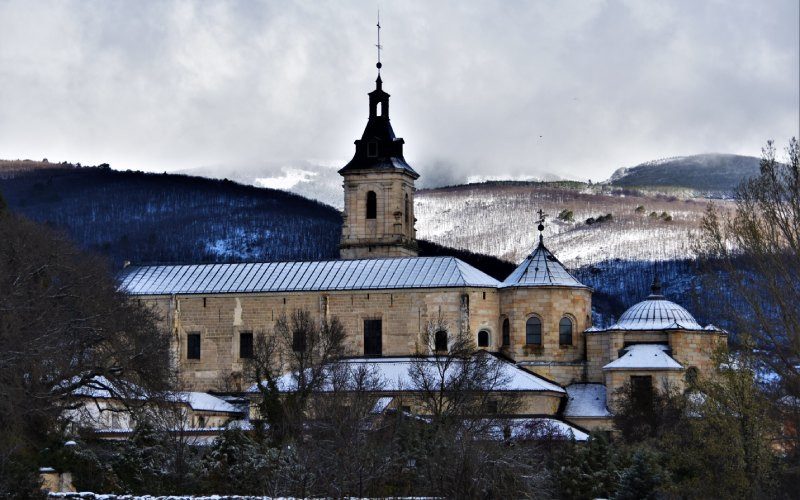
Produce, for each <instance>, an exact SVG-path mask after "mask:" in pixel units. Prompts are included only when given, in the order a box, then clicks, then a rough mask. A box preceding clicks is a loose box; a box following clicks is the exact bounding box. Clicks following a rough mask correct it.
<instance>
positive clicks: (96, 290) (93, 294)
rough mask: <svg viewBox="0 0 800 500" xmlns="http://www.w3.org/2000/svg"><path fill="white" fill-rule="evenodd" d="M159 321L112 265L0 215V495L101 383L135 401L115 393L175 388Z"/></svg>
mask: <svg viewBox="0 0 800 500" xmlns="http://www.w3.org/2000/svg"><path fill="white" fill-rule="evenodd" d="M156 320H157V317H156V315H155V313H154V312H153V311H152V310H151V309H149V308H148V307H147V306H145V305H143V304H141V303H140V302H139V301H137V300H135V299H133V298H131V297H128V296H126V295H125V294H123V293H121V292H120V291H119V290H118V289H117V284H116V282H115V280H114V277H113V275H112V273H111V272H110V269H109V267H108V264H107V263H106V262H105V261H103V260H101V259H99V258H97V257H95V256H92V255H88V254H86V253H84V252H83V251H81V250H79V249H78V248H77V247H76V246H75V245H73V244H72V243H71V242H69V241H67V240H66V239H65V238H64V237H62V236H60V235H59V234H57V233H55V232H54V231H52V230H50V229H48V228H46V227H43V226H40V225H37V224H34V223H32V222H30V221H28V220H26V219H24V218H21V217H18V216H16V215H14V214H12V213H7V212H4V213H2V214H0V437H2V439H1V442H2V444H1V445H0V450H1V451H0V478H3V479H0V490H2V489H3V488H8V487H9V486H8V483H7V482H6V481H5V480H7V479H8V478H11V477H16V475H15V473H14V472H13V471H12V469H14V467H16V466H17V465H19V464H22V463H25V464H26V466H30V465H31V464H30V463H27V462H26V461H25V460H24V457H33V456H36V454H37V452H38V450H37V447H39V446H41V443H42V442H43V440H44V439H45V438H46V436H48V435H50V434H51V433H53V432H56V431H58V422H59V417H60V416H61V415H62V413H63V411H64V410H65V409H66V408H70V407H71V406H72V405H74V404H75V400H74V398H73V397H72V395H73V393H74V391H76V390H79V389H81V388H83V387H86V386H90V385H96V384H98V383H101V384H104V385H107V387H106V389H108V390H109V391H111V392H112V394H116V395H118V396H120V398H121V399H123V400H125V401H131V402H134V401H140V400H141V398H137V397H135V395H134V394H117V393H116V392H115V391H118V392H131V391H133V392H136V391H139V390H140V389H141V390H142V391H146V392H147V394H149V395H150V396H151V397H156V396H157V395H158V394H160V393H163V392H164V391H165V390H166V389H167V388H168V385H169V382H170V380H171V375H172V373H171V371H170V365H169V339H168V336H167V334H166V332H164V331H162V330H161V329H159V327H158V323H157V321H156ZM102 381H107V382H102ZM31 470H35V469H34V468H31Z"/></svg>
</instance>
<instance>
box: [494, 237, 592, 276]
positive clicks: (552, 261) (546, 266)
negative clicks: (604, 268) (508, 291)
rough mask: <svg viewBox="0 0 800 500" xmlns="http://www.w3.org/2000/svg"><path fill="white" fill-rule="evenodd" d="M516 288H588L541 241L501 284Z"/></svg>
mask: <svg viewBox="0 0 800 500" xmlns="http://www.w3.org/2000/svg"><path fill="white" fill-rule="evenodd" d="M514 286H523V287H525V286H566V287H577V288H588V287H587V286H586V285H584V284H583V283H581V282H580V281H578V280H577V279H576V278H575V277H574V276H573V275H571V274H570V273H569V271H567V269H566V268H565V267H564V265H563V264H561V262H559V261H558V259H556V257H555V255H553V254H552V253H550V250H548V249H547V248H546V247H545V246H544V242H543V241H542V240H541V239H540V240H539V245H538V246H537V247H536V249H535V250H534V251H533V252H532V253H531V254H530V255H528V257H526V258H525V260H523V261H522V263H521V264H520V265H519V266H517V268H516V269H514V272H512V273H511V274H510V275H509V276H508V278H506V279H505V281H503V283H501V284H500V287H501V288H506V287H514Z"/></svg>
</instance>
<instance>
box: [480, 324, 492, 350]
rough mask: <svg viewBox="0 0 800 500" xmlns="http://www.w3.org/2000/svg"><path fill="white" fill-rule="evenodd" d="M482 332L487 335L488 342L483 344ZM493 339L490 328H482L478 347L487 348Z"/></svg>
mask: <svg viewBox="0 0 800 500" xmlns="http://www.w3.org/2000/svg"><path fill="white" fill-rule="evenodd" d="M482 333H483V334H485V335H486V342H485V343H483V344H481V334H482ZM491 340H492V335H491V333H490V332H489V330H488V329H487V328H481V329H480V330H478V347H486V348H488V347H489V344H490V343H491Z"/></svg>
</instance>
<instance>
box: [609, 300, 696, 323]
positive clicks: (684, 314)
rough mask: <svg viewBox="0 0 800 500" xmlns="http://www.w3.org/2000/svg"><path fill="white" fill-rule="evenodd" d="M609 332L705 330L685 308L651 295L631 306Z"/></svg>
mask: <svg viewBox="0 0 800 500" xmlns="http://www.w3.org/2000/svg"><path fill="white" fill-rule="evenodd" d="M608 330H703V327H702V326H700V324H699V323H698V322H697V321H696V320H695V319H694V317H693V316H692V315H691V314H689V311H687V310H686V309H684V308H683V307H681V306H679V305H678V304H676V303H674V302H671V301H669V300H667V299H665V298H664V297H663V296H662V295H650V296H649V297H647V299H645V300H643V301H641V302H639V303H638V304H635V305H633V306H631V307H630V308H629V309H628V310H627V311H625V312H624V313H623V314H622V316H620V318H619V321H617V323H616V324H614V325H612V326H610V327H609V328H608Z"/></svg>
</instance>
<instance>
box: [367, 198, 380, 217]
mask: <svg viewBox="0 0 800 500" xmlns="http://www.w3.org/2000/svg"><path fill="white" fill-rule="evenodd" d="M377 216H378V196H377V195H376V194H375V191H369V192H367V219H374V218H376V217H377Z"/></svg>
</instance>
